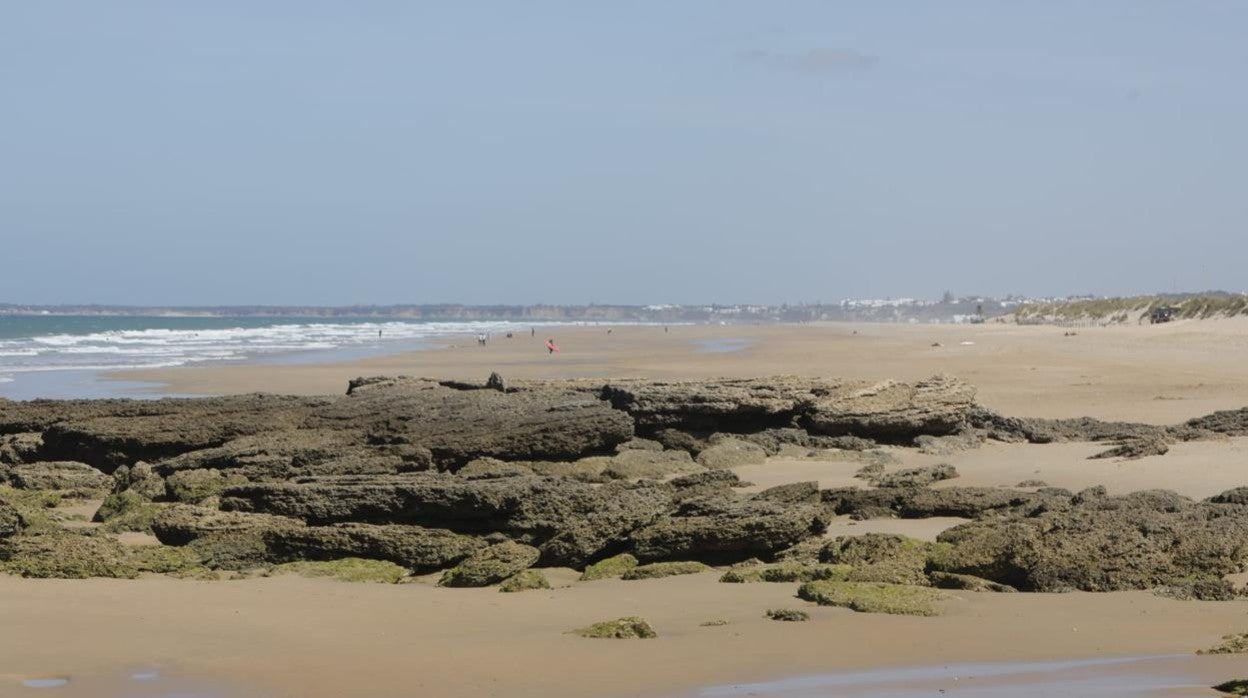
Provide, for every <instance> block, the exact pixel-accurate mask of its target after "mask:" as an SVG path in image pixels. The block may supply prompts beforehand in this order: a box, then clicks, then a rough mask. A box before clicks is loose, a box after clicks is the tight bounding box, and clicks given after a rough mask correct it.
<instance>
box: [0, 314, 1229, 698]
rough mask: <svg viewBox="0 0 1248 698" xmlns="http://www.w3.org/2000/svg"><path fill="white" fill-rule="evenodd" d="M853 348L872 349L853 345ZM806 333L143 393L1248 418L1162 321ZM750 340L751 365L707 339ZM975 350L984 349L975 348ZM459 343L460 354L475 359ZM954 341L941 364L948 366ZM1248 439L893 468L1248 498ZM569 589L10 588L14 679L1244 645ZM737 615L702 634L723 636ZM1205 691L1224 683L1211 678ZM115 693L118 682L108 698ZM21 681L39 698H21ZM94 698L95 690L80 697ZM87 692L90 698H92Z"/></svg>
mask: <svg viewBox="0 0 1248 698" xmlns="http://www.w3.org/2000/svg"><path fill="white" fill-rule="evenodd" d="M855 332H857V334H855ZM1064 332H1065V330H1062V329H1055V328H1051V327H1013V326H1003V325H991V324H989V325H984V326H959V327H949V326H921V327H915V326H885V325H809V326H785V327H673V328H671V330H670V331H669V332H667V333H664V332H663V329H662V328H653V327H646V328H640V327H635V328H629V327H624V328H614V331H613V332H612V333H611V334H610V335H607V334H606V331H605V329H603V328H577V329H566V328H564V329H561V330H559V331H558V334H557V335H555V336H556V337H557V339H558V340H559V342H560V344H561V346H562V347H563V349H564V351H563V353H561V354H559V355H556V356H547V355H546V354H545V353H543V351H542V350H541V347H540V341H541V340H542V339H543V337H544V336H545V335H549V334H553V332H547V331H539V334H538V337H537V338H536V339H530V338H529V337H528V336H527V333H525V336H523V337H519V338H516V339H512V340H506V339H502V338H495V339H494V341H493V342H492V343H491V345H490V346H488V347H486V348H484V349H482V348H479V347H476V346H473V345H471V343H472V340H471V338H467V340H468V341H467V342H466V343H463V344H464V345H463V346H444V347H441V348H437V349H433V350H430V351H427V352H418V353H412V354H405V355H401V356H395V357H389V358H382V359H373V360H368V361H362V362H357V363H353V364H344V365H329V366H277V367H275V366H263V367H261V366H231V367H212V368H186V369H178V370H172V371H148V372H142V373H134V374H130V375H127V376H124V377H125V378H129V379H138V380H157V381H161V382H166V383H168V384H169V385H170V386H171V388H172V389H173V390H175V391H184V392H193V393H224V392H245V391H255V390H264V391H273V392H298V393H319V392H325V393H330V392H332V393H338V392H341V391H342V390H343V388H344V386H345V383H346V380H347V379H348V378H350V377H353V376H357V375H369V374H383V373H390V374H395V373H406V374H413V375H427V376H435V377H453V378H463V379H475V380H481V379H483V378H484V377H485V376H486V375H487V374H488V373H489V372H490V371H491V370H498V371H500V372H501V373H503V374H504V375H505V376H507V377H509V378H511V377H514V378H530V377H577V376H598V377H605V376H655V377H667V378H682V377H709V376H720V375H723V376H747V375H760V374H774V373H797V374H806V375H832V376H847V377H855V378H870V379H884V378H901V379H914V378H920V377H924V376H927V375H930V374H933V373H938V372H948V373H952V374H955V375H958V376H961V377H963V378H966V379H967V380H969V381H971V382H973V383H975V384H976V385H978V386H979V389H980V396H981V401H982V402H983V403H985V404H987V405H989V406H991V407H994V408H996V409H998V410H1001V411H1003V412H1005V413H1007V414H1016V415H1034V416H1052V417H1069V416H1077V415H1082V414H1088V415H1092V416H1096V417H1100V418H1107V419H1132V420H1142V421H1149V422H1155V423H1173V422H1178V421H1181V420H1183V419H1187V418H1190V417H1194V416H1197V415H1200V414H1204V413H1207V412H1209V411H1212V410H1214V409H1224V408H1235V407H1240V406H1243V405H1245V404H1248V362H1246V361H1244V359H1245V358H1248V323H1244V322H1239V321H1218V322H1202V323H1174V324H1173V325H1169V326H1162V327H1122V328H1105V329H1081V330H1079V331H1078V335H1076V336H1074V337H1066V336H1063V333H1064ZM717 339H742V340H747V342H748V346H746V348H744V349H742V350H740V351H734V352H714V351H702V350H699V347H698V345H697V342H702V341H708V340H717ZM962 342H974V344H969V345H965V344H962ZM455 343H456V342H455V340H451V341H450V342H448V344H455ZM932 343H939V344H941V345H942V346H938V347H933V346H931V345H932ZM1245 448H1248V440H1227V441H1217V442H1202V443H1191V444H1180V445H1178V446H1176V447H1175V448H1174V450H1173V451H1172V452H1171V453H1170V454H1169V455H1166V456H1162V457H1153V458H1146V459H1143V460H1139V461H1127V462H1122V461H1089V460H1087V459H1086V457H1087V456H1088V455H1090V454H1091V453H1093V452H1095V451H1096V450H1098V448H1097V447H1096V446H1095V445H1091V444H1064V445H1063V444H1059V445H1047V446H1031V445H1007V444H990V445H987V446H985V447H983V448H980V449H977V450H972V451H964V452H959V453H955V454H952V455H949V456H943V457H942V456H928V455H923V454H919V453H917V452H914V451H912V450H904V449H890V451H892V452H893V453H894V455H896V456H897V458H898V462H897V464H895V465H892V466H890V469H893V468H897V467H903V466H910V465H919V464H926V463H934V462H950V463H953V464H954V465H955V466H956V467H957V468H958V470H959V471H960V473H961V477H960V478H959V479H958V480H954V481H953V482H951V483H949V484H951V485H952V484H985V485H1014V484H1016V483H1017V482H1019V481H1021V480H1028V479H1041V480H1044V481H1045V482H1047V483H1048V484H1050V485H1055V486H1062V487H1068V488H1071V489H1079V488H1082V487H1085V486H1088V485H1094V484H1103V485H1106V486H1107V487H1108V488H1109V489H1110V490H1111V491H1113V492H1126V491H1131V490H1135V489H1143V488H1150V487H1165V488H1170V489H1175V490H1177V491H1179V492H1181V493H1183V494H1187V495H1189V496H1193V497H1202V496H1207V495H1209V494H1212V493H1214V492H1217V491H1220V490H1222V489H1226V488H1228V487H1231V486H1235V485H1240V484H1248V471H1245V470H1244V468H1243V463H1244V462H1245V459H1244V455H1245V453H1244V451H1245ZM860 466H861V463H859V462H851V461H844V462H838V461H814V460H794V459H773V460H772V461H771V462H769V463H767V464H765V465H758V466H749V467H746V468H741V469H740V470H739V472H740V474H741V475H742V476H743V477H744V478H745V479H747V480H750V481H752V482H754V483H755V486H756V487H758V488H761V487H764V486H768V485H772V484H778V483H781V482H792V481H798V480H806V479H814V480H818V481H820V482H821V483H822V484H823V485H824V486H835V485H842V484H857V483H858V481H856V480H854V478H853V473H854V472H855V471H856V470H857V469H858V467H860ZM957 522H958V520H957V519H933V520H928V521H915V522H905V521H875V522H863V523H854V522H850V521H848V520H842V521H838V522H836V523H835V524H834V526H833V530H832V531H831V532H830V533H829V535H838V534H848V533H861V532H864V531H867V530H887V531H897V532H903V533H907V534H909V535H916V536H919V537H924V538H929V539H930V538H932V537H934V536H935V535H936V533H937V532H939V531H940V530H941V529H943V528H945V527H947V526H950V525H954V524H956V523H957ZM556 576H557V577H558V578H559V579H561V580H562V581H563V582H565V583H566V584H567V586H565V587H563V588H556V589H554V590H551V591H535V592H526V593H522V594H506V595H504V594H499V593H498V592H497V591H496V590H494V589H466V590H464V589H453V590H452V589H439V588H436V587H433V586H430V585H429V584H428V583H424V582H422V583H414V584H405V585H398V586H383V585H360V584H354V585H353V584H346V583H338V582H333V581H327V580H306V579H300V578H293V577H282V578H271V579H253V580H247V581H234V582H198V581H183V580H174V579H166V578H150V579H141V580H136V581H115V580H83V581H66V580H52V581H41V580H23V579H16V578H9V577H0V627H3V628H4V629H5V632H4V633H2V634H0V696H4V695H24V693H21V692H20V691H22V689H20V687H19V686H18V684H17V681H18V679H20V678H21V677H23V676H31V675H70V676H72V677H74V683H71V685H70V686H68V687H65V688H62V689H57V690H58V691H60V693H58V694H57V695H92V696H99V695H108V692H107V690H104V689H95V688H91V686H92V685H93V684H92V681H93V680H97V679H98V680H99V681H104V678H102V677H108V676H114V675H116V674H117V673H118V672H119V671H124V670H126V669H127V668H129V667H134V666H148V665H152V664H156V665H161V666H164V667H166V668H167V670H168V671H170V672H172V673H174V674H177V675H183V676H190V677H205V678H206V679H208V680H211V681H214V682H217V684H218V685H223V686H224V685H228V686H229V695H247V691H258V692H260V693H259V694H261V695H267V696H357V695H358V696H364V695H367V696H381V697H385V696H411V695H425V696H491V695H497V696H509V697H515V696H545V697H550V698H557V697H560V696H591V695H592V696H602V697H607V698H609V697H612V696H677V695H688V694H689V691H691V690H693V689H694V688H696V687H698V686H706V685H712V684H723V683H730V682H738V681H754V680H762V679H769V678H778V677H783V676H787V675H793V674H797V673H807V672H830V671H837V670H848V669H862V668H874V667H891V666H902V665H915V664H941V663H950V662H981V661H1022V660H1052V659H1066V658H1088V657H1109V656H1125V655H1154V654H1170V653H1190V652H1191V651H1193V650H1195V649H1196V648H1199V647H1204V646H1208V645H1210V644H1213V643H1214V642H1215V641H1216V640H1217V638H1218V637H1219V636H1221V635H1222V634H1224V633H1230V632H1244V631H1248V601H1235V602H1223V603H1206V602H1180V601H1173V600H1167V599H1163V598H1159V597H1156V596H1153V595H1151V594H1149V593H1144V592H1132V593H1114V594H1095V595H1094V594H1082V593H1073V594H1061V595H1049V594H1008V595H1004V594H1003V595H994V594H973V593H961V592H959V593H958V594H957V595H956V599H955V600H954V601H952V602H950V603H949V604H948V605H947V610H948V613H947V615H945V616H942V617H936V618H912V617H896V616H880V615H867V614H855V613H852V612H849V611H846V610H841V609H826V608H811V609H810V610H811V612H812V616H813V618H812V621H811V622H809V623H776V622H773V621H769V620H766V619H764V618H763V612H764V611H765V610H766V609H768V608H774V607H780V606H797V605H800V606H802V607H804V608H805V607H807V606H806V604H803V603H802V602H799V601H797V600H796V599H794V598H793V593H794V585H791V584H745V585H739V584H734V585H728V584H719V583H717V582H716V575H714V574H702V575H695V576H690V577H682V578H672V579H663V580H652V581H639V582H623V581H616V580H608V581H599V582H588V583H575V582H573V581H572V580H573V579H574V576H572V575H570V574H565V575H562V576H559V575H556ZM621 615H641V616H644V617H646V618H647V619H649V620H650V621H651V623H652V624H653V625H654V626H655V627H656V628H657V629H658V631H659V633H660V637H659V638H658V639H657V640H650V641H604V640H585V639H581V638H577V637H574V636H570V635H566V634H564V632H565V631H567V630H569V629H571V628H575V627H578V626H581V625H585V624H588V623H591V622H594V621H597V620H603V619H607V618H613V617H616V616H621ZM716 619H724V620H728V621H730V624H729V625H726V626H723V627H700V626H699V623H701V622H703V621H708V620H716ZM1202 666H1204V667H1205V671H1208V672H1209V676H1208V677H1207V678H1208V679H1209V680H1211V681H1212V680H1213V679H1215V678H1216V679H1219V680H1220V679H1224V678H1231V677H1234V676H1243V675H1248V659H1245V658H1243V657H1224V658H1218V659H1216V660H1212V661H1211V662H1206V663H1205V664H1203V665H1202ZM1202 676H1203V675H1202ZM99 685H103V684H99ZM15 687H16V690H17V691H18V692H16V693H15V692H14V691H13V690H12V689H14V688H15ZM75 687H77V688H75ZM84 691H85V692H84Z"/></svg>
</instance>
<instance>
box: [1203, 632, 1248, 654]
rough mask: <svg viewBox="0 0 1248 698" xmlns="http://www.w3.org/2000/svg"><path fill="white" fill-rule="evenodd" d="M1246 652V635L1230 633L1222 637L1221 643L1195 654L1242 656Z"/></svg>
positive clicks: (1247, 641)
mask: <svg viewBox="0 0 1248 698" xmlns="http://www.w3.org/2000/svg"><path fill="white" fill-rule="evenodd" d="M1245 652H1248V633H1232V634H1230V635H1223V636H1222V642H1220V643H1218V644H1216V645H1214V646H1213V647H1209V648H1207V649H1203V650H1197V651H1196V654H1244V653H1245Z"/></svg>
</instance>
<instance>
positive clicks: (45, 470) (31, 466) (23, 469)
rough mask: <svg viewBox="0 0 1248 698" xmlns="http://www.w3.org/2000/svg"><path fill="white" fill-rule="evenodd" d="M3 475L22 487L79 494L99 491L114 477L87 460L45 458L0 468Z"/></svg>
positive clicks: (24, 488) (19, 487)
mask: <svg viewBox="0 0 1248 698" xmlns="http://www.w3.org/2000/svg"><path fill="white" fill-rule="evenodd" d="M0 478H3V479H5V480H7V481H8V484H9V485H11V486H13V487H15V488H17V489H19V490H58V491H64V492H69V493H71V494H73V495H76V496H93V495H100V496H103V493H105V492H107V491H108V490H109V489H111V488H112V485H113V479H112V478H110V477H109V476H107V475H105V474H104V473H102V472H100V471H99V470H96V469H95V468H92V467H91V466H89V465H87V464H85V463H75V462H72V461H44V462H39V463H24V464H21V465H12V466H8V468H0Z"/></svg>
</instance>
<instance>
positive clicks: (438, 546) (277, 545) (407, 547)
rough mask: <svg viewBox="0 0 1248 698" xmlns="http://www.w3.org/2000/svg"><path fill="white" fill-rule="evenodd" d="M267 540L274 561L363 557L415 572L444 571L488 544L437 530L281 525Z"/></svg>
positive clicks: (358, 525)
mask: <svg viewBox="0 0 1248 698" xmlns="http://www.w3.org/2000/svg"><path fill="white" fill-rule="evenodd" d="M265 539H266V543H267V548H268V550H269V551H270V552H271V553H272V555H273V560H274V561H279V560H335V559H338V558H343V557H358V558H365V559H371V560H388V561H390V562H393V563H395V564H397V565H402V566H403V567H406V568H407V569H409V570H412V571H414V572H429V571H433V570H440V569H445V568H447V567H450V566H452V565H455V564H457V563H459V562H460V561H462V560H463V559H464V558H466V557H468V556H469V555H472V554H473V553H475V552H476V551H478V550H480V549H482V548H484V547H485V545H486V544H485V541H483V540H482V539H480V538H477V537H474V536H466V535H462V534H459V533H452V532H451V531H444V530H441V529H436V528H424V527H421V526H406V525H386V526H378V525H373V524H360V523H344V524H334V525H332V526H307V527H299V526H293V527H285V526H279V527H276V528H274V529H272V530H271V532H270V533H268V534H267V535H266V536H265Z"/></svg>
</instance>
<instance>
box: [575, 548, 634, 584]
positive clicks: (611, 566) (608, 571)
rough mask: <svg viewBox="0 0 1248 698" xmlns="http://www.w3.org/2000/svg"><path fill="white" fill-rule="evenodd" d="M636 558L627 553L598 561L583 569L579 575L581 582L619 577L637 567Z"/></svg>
mask: <svg viewBox="0 0 1248 698" xmlns="http://www.w3.org/2000/svg"><path fill="white" fill-rule="evenodd" d="M637 564H638V563H637V558H635V557H633V556H632V555H630V554H629V553H620V554H619V555H613V556H611V557H609V558H606V559H604V560H599V561H598V562H595V563H594V564H592V565H589V566H588V567H586V568H585V571H584V572H582V573H581V581H582V582H589V581H593V580H595V579H611V578H614V577H619V576H621V575H623V574H624V573H625V572H627V571H629V570H631V569H633V568H634V567H636V566H637Z"/></svg>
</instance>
